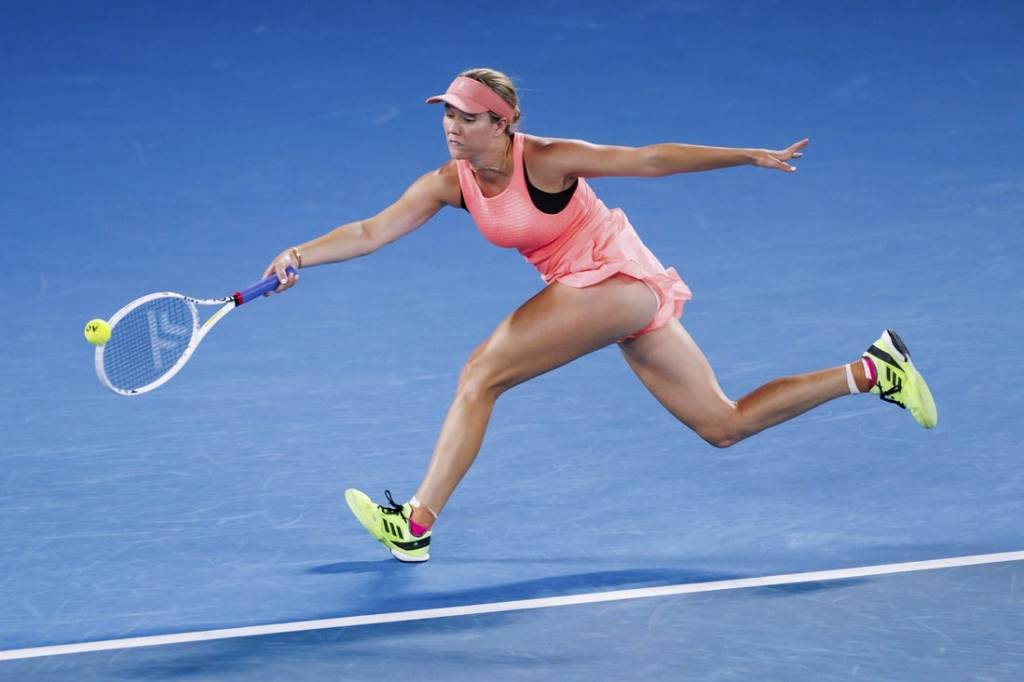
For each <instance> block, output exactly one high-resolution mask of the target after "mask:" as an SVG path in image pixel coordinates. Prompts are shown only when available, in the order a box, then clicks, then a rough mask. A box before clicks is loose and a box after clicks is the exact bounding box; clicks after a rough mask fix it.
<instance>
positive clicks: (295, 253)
mask: <svg viewBox="0 0 1024 682" xmlns="http://www.w3.org/2000/svg"><path fill="white" fill-rule="evenodd" d="M288 253H290V254H291V256H292V260H294V261H295V265H296V266H297V267H298V268H299V269H300V270H301V269H302V252H301V251H299V247H297V246H290V247H288Z"/></svg>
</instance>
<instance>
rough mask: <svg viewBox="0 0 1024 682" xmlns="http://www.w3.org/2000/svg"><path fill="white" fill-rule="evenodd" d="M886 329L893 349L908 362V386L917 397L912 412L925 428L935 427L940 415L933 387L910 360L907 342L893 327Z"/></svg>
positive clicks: (911, 408)
mask: <svg viewBox="0 0 1024 682" xmlns="http://www.w3.org/2000/svg"><path fill="white" fill-rule="evenodd" d="M885 331H886V333H887V334H888V335H889V340H890V341H892V346H893V349H894V350H895V351H896V352H897V353H899V354H900V357H901V359H902V360H903V362H904V363H905V364H906V369H907V384H909V386H908V388H909V389H910V392H911V394H912V395H913V396H914V398H915V400H914V402H913V403H912V405H911V407H910V414H911V415H912V416H913V417H914V419H915V420H916V421H917V423H918V424H920V425H921V426H923V427H924V428H926V429H932V428H935V425H936V424H937V423H938V421H939V416H938V411H937V410H936V409H935V399H934V398H932V392H931V389H929V388H928V382H927V381H925V380H924V377H923V376H922V375H921V373H920V372H918V371H917V368H916V367H914V363H913V362H911V361H910V351H909V350H907V344H905V343H903V339H901V338H900V335H899V334H897V333H896V332H894V331H893V330H891V329H886V330H885Z"/></svg>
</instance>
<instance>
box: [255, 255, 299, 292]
mask: <svg viewBox="0 0 1024 682" xmlns="http://www.w3.org/2000/svg"><path fill="white" fill-rule="evenodd" d="M300 266H301V263H299V260H298V258H297V257H296V253H295V248H294V247H289V248H287V249H285V250H284V251H282V252H281V253H279V254H277V256H276V257H275V258H274V260H272V261H270V265H268V266H267V269H266V270H264V271H263V277H268V276H270V275H275V276H276V277H277V281H279V282H280V284H279V285H278V287H277V288H276V289H274V291H273V292H271V293H275V294H280V293H282V292H284V291H287V290H288V289H291V288H292V287H293V286H295V285H296V284H297V283H298V281H299V273H298V270H299V267H300ZM285 268H294V269H295V273H289V272H286V271H285ZM266 295H267V296H269V295H270V294H269V293H268V294H266Z"/></svg>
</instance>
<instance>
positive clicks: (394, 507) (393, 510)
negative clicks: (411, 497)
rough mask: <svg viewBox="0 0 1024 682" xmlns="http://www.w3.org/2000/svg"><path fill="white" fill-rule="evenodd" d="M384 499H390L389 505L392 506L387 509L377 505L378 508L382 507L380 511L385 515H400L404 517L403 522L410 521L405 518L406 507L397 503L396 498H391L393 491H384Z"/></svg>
mask: <svg viewBox="0 0 1024 682" xmlns="http://www.w3.org/2000/svg"><path fill="white" fill-rule="evenodd" d="M384 497H386V498H388V504H390V505H391V506H390V507H385V506H384V505H383V504H379V505H377V506H378V507H380V510H381V511H382V512H383V513H385V514H398V515H399V516H401V517H402V520H403V521H408V520H409V519H407V518H405V507H403V506H402V505H400V504H398V503H397V502H395V498H393V497H391V491H390V490H385V491H384Z"/></svg>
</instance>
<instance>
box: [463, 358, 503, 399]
mask: <svg viewBox="0 0 1024 682" xmlns="http://www.w3.org/2000/svg"><path fill="white" fill-rule="evenodd" d="M506 389H507V387H506V386H505V385H504V382H503V381H502V379H501V376H500V371H499V369H498V367H497V366H496V364H495V363H494V362H493V361H492V359H491V358H490V357H489V356H488V354H487V352H486V351H482V350H478V351H476V352H474V353H473V355H472V356H470V358H469V360H468V361H467V362H466V364H465V366H463V368H462V372H461V373H460V374H459V386H458V389H457V391H456V393H457V395H458V396H459V397H460V398H463V399H466V400H470V401H473V402H475V401H478V400H497V398H498V396H500V395H501V394H502V393H504V392H505V390H506Z"/></svg>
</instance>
